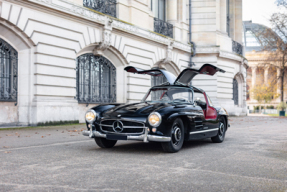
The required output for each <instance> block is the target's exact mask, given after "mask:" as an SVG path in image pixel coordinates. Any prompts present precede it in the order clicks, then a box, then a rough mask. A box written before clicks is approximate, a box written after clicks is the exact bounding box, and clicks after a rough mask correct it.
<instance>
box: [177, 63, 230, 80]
mask: <svg viewBox="0 0 287 192" xmlns="http://www.w3.org/2000/svg"><path fill="white" fill-rule="evenodd" d="M218 71H219V72H222V73H225V71H224V70H222V69H220V68H218V67H216V66H214V65H211V64H204V65H202V67H201V68H200V69H193V68H187V69H184V70H183V71H182V72H181V73H180V74H179V76H178V77H177V79H176V80H175V82H174V84H183V85H188V83H189V82H190V81H191V80H192V79H193V78H194V77H195V76H196V75H198V74H205V75H211V76H213V75H214V74H215V73H216V72H218Z"/></svg>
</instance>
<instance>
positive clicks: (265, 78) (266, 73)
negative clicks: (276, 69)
mask: <svg viewBox="0 0 287 192" xmlns="http://www.w3.org/2000/svg"><path fill="white" fill-rule="evenodd" d="M268 72H269V67H265V68H264V84H266V85H267V83H268Z"/></svg>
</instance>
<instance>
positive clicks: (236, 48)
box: [232, 40, 243, 55]
mask: <svg viewBox="0 0 287 192" xmlns="http://www.w3.org/2000/svg"><path fill="white" fill-rule="evenodd" d="M232 51H233V52H234V53H237V54H239V55H243V46H242V45H241V44H240V43H238V42H236V41H234V40H232Z"/></svg>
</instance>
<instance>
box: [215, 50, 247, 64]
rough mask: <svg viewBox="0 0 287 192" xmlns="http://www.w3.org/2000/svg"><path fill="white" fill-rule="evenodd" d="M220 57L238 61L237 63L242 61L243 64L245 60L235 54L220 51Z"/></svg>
mask: <svg viewBox="0 0 287 192" xmlns="http://www.w3.org/2000/svg"><path fill="white" fill-rule="evenodd" d="M219 57H223V58H226V59H232V60H236V61H241V62H243V60H244V58H243V57H241V56H238V55H237V54H235V53H233V52H226V51H220V52H219Z"/></svg>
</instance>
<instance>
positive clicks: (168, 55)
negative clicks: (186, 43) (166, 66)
mask: <svg viewBox="0 0 287 192" xmlns="http://www.w3.org/2000/svg"><path fill="white" fill-rule="evenodd" d="M173 45H174V41H170V42H169V43H168V46H167V48H166V57H165V59H164V60H163V62H162V63H169V62H171V61H172V49H173Z"/></svg>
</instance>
